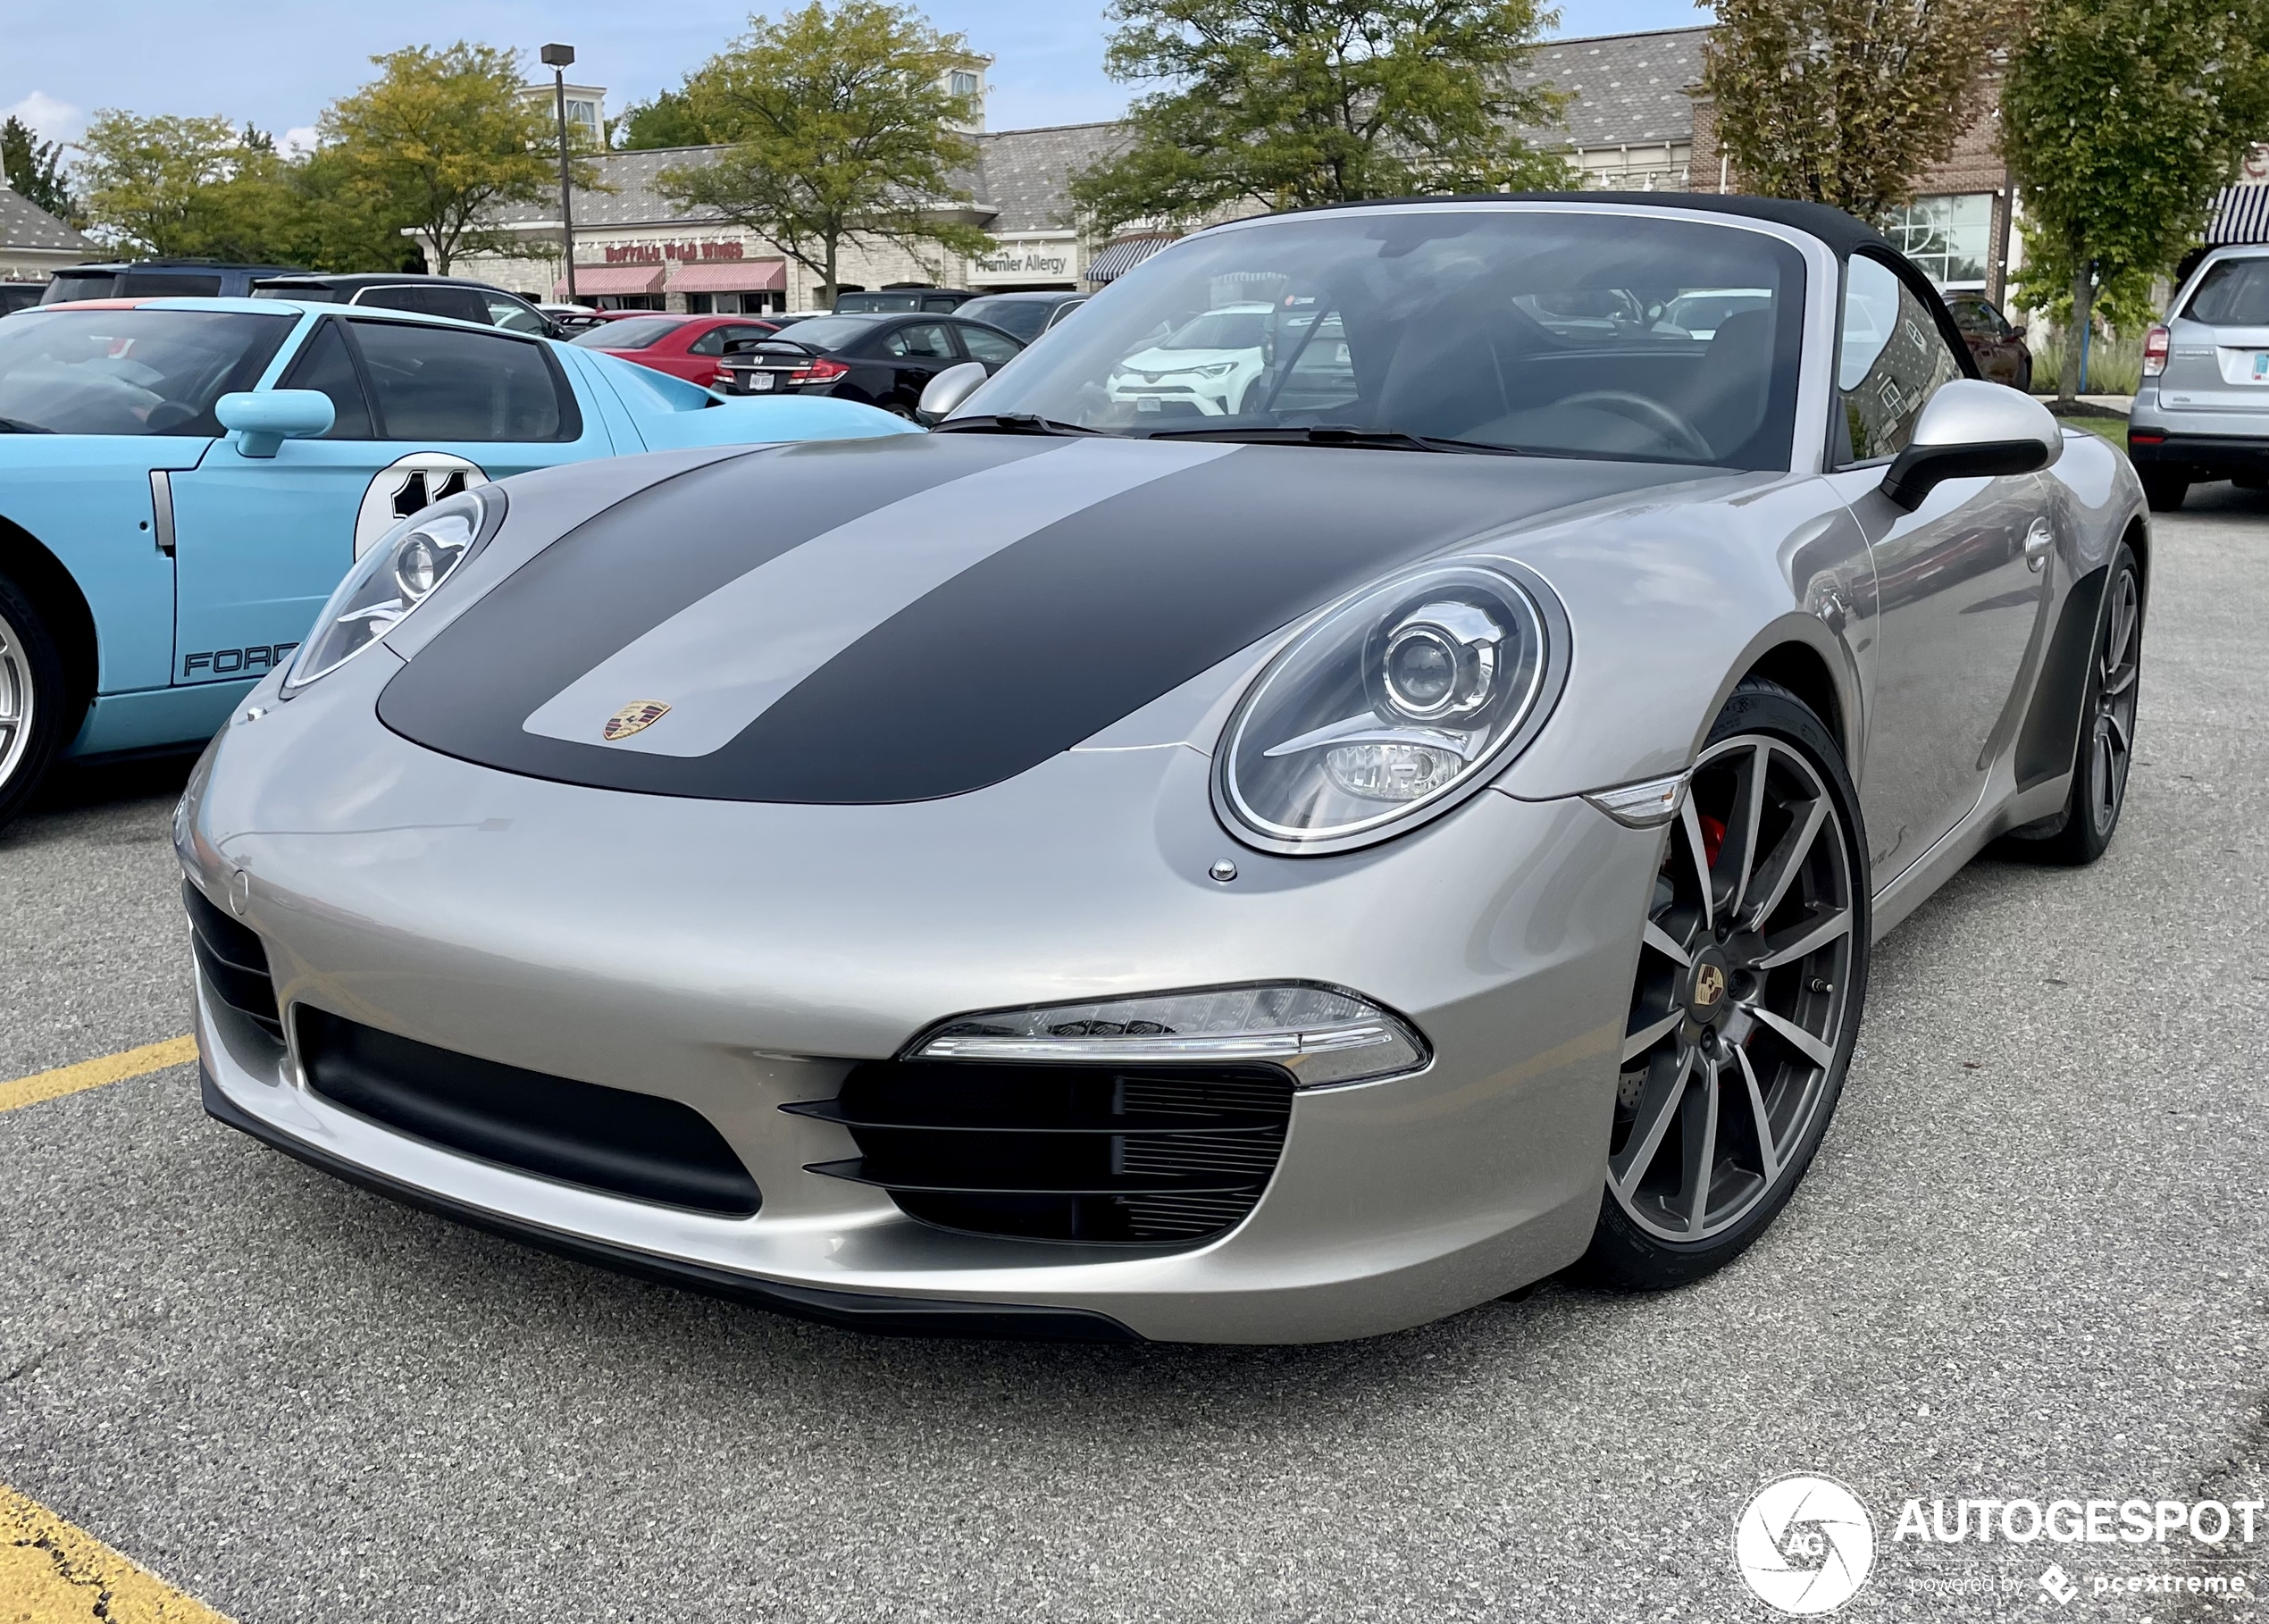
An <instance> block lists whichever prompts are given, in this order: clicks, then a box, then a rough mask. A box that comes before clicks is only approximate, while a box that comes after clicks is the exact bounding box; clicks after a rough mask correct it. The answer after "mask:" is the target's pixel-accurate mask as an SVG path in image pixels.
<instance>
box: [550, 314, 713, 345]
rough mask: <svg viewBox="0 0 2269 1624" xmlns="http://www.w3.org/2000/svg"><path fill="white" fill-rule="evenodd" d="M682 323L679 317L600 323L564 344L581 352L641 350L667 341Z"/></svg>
mask: <svg viewBox="0 0 2269 1624" xmlns="http://www.w3.org/2000/svg"><path fill="white" fill-rule="evenodd" d="M684 320H685V318H684V317H683V316H647V317H644V318H642V319H641V318H639V317H635V316H634V317H632V319H631V320H629V321H627V322H600V323H599V325H598V326H596V327H594V328H592V329H591V330H590V331H589V332H581V333H577V334H576V335H575V336H574V338H572V339H568V340H567V342H569V343H570V344H580V345H582V347H584V348H585V349H644V348H645V347H647V346H648V345H649V344H659V343H660V342H661V341H662V340H663V339H666V338H668V337H669V336H670V334H672V333H674V332H675V331H677V330H678V328H679V326H680V325H681V324H682V322H684Z"/></svg>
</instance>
